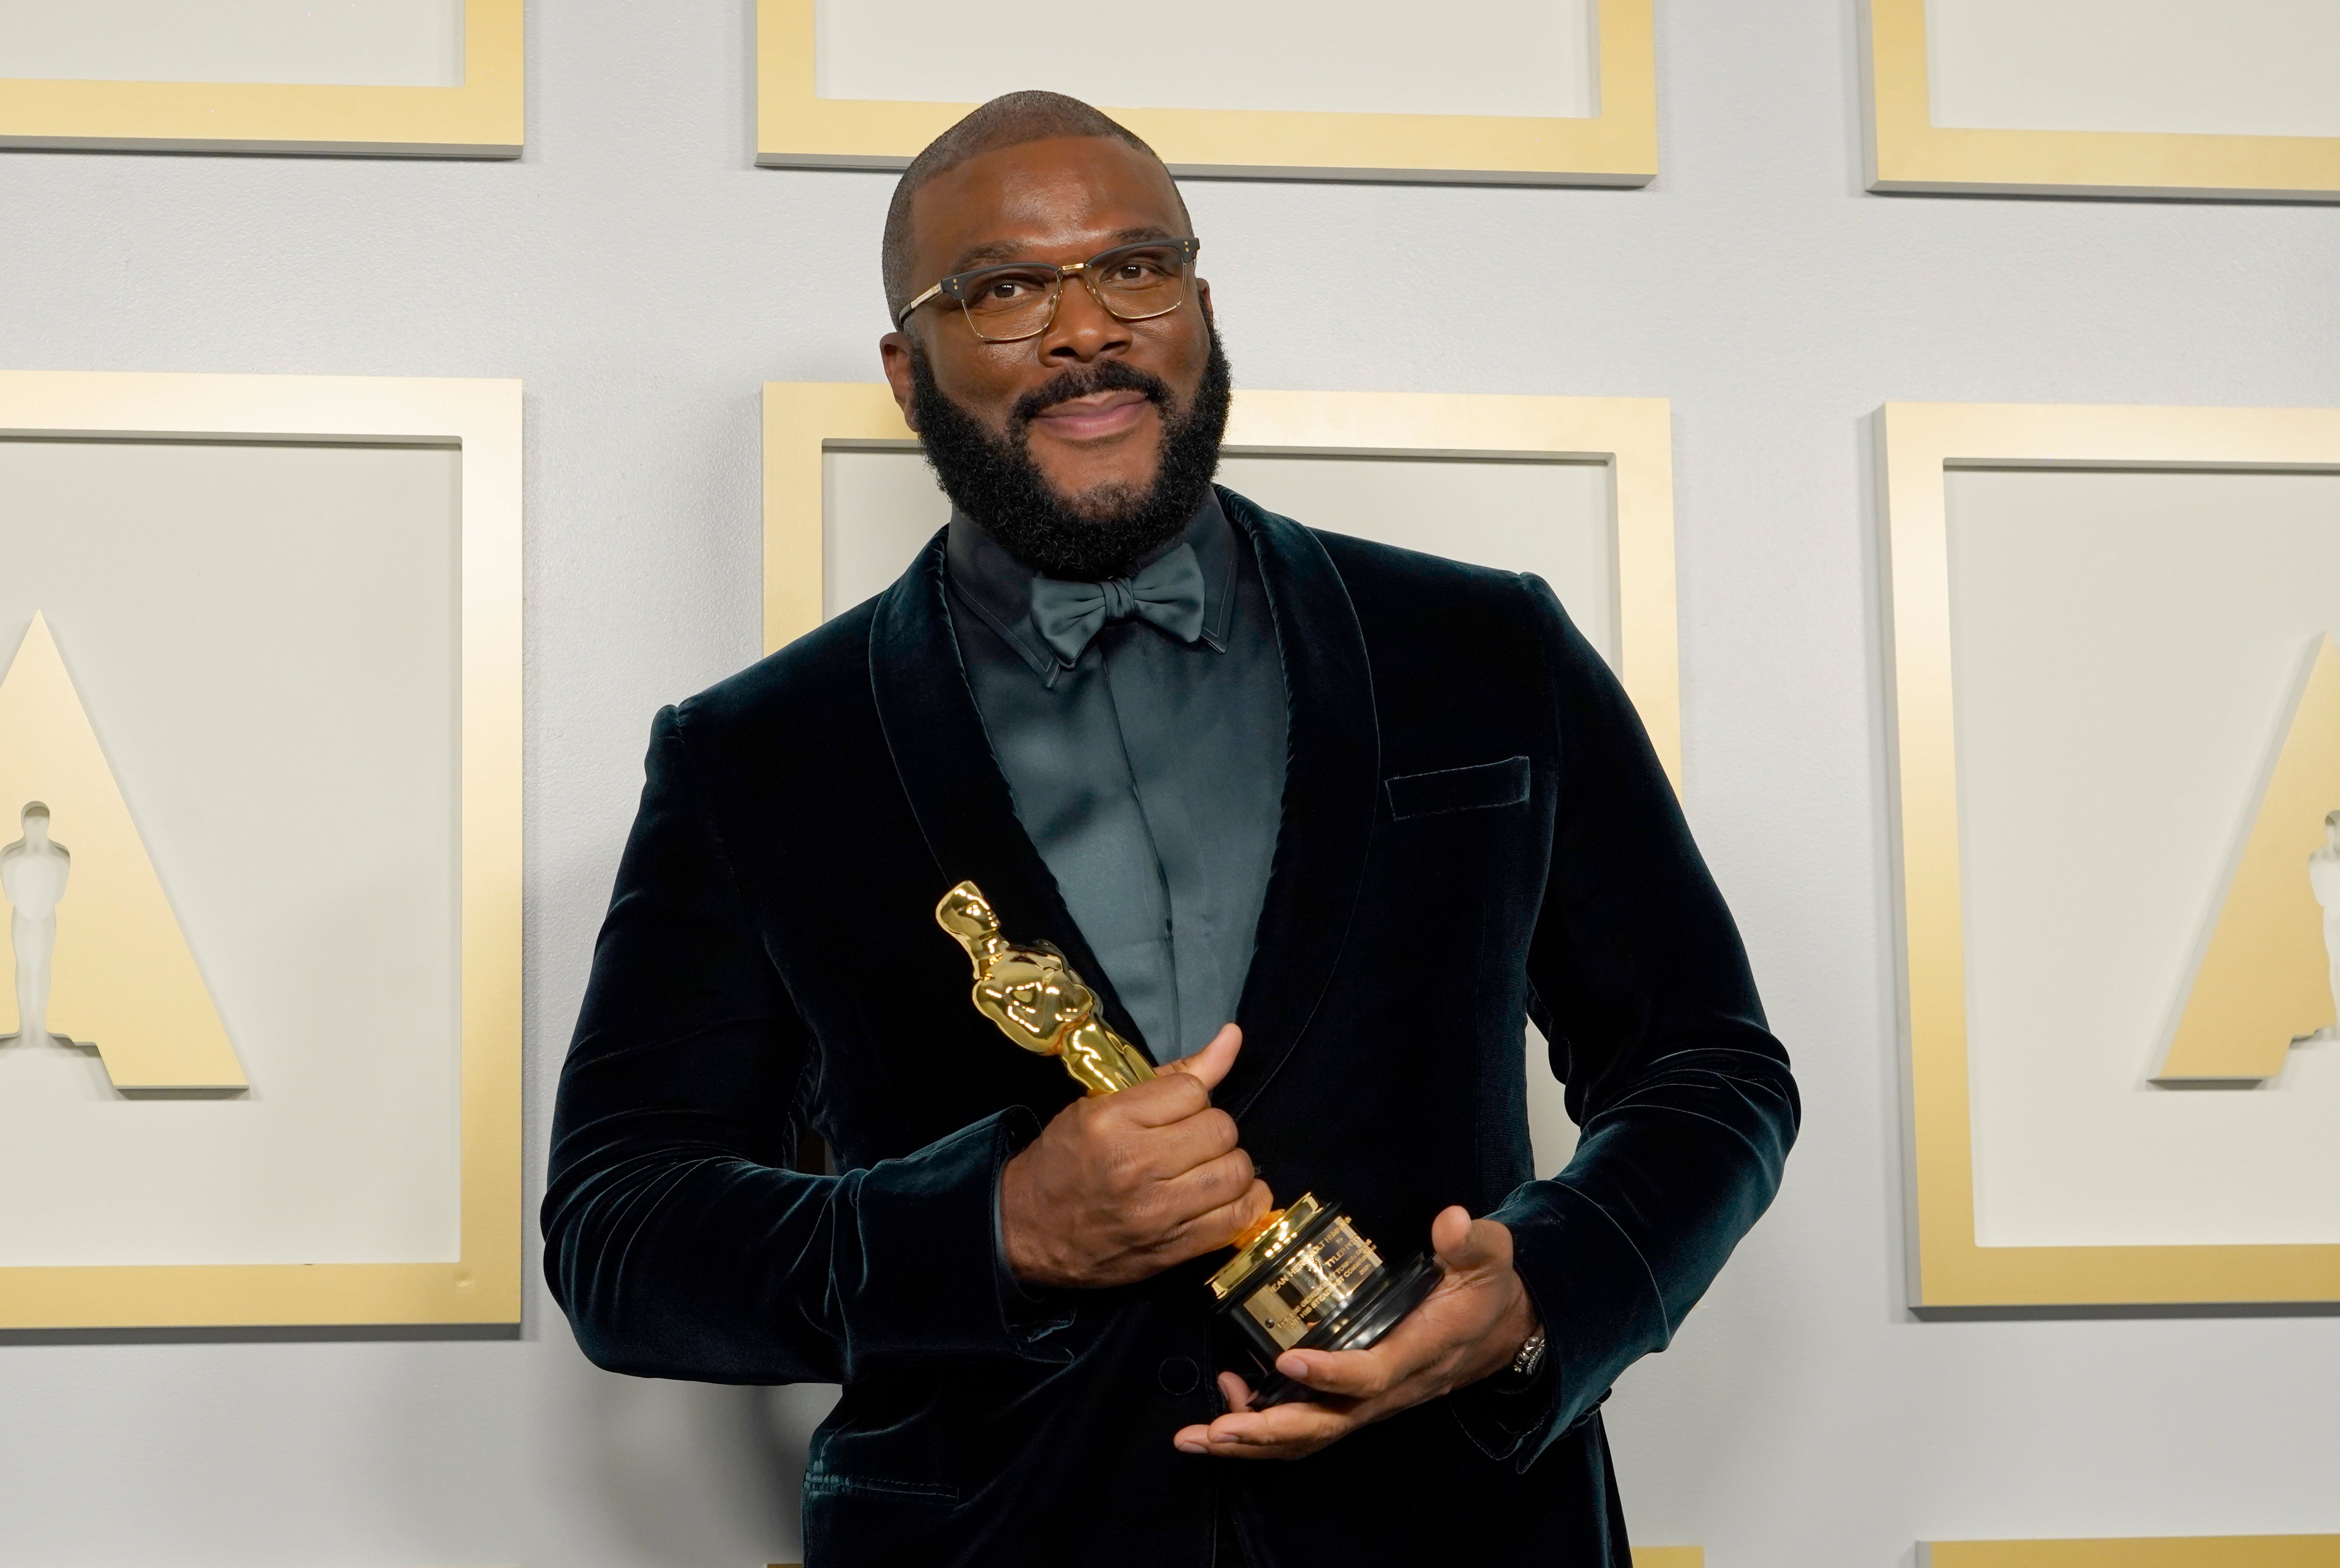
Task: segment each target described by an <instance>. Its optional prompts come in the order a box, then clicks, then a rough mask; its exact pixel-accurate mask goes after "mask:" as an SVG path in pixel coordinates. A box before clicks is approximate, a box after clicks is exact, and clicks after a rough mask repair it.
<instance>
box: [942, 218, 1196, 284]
mask: <svg viewBox="0 0 2340 1568" xmlns="http://www.w3.org/2000/svg"><path fill="white" fill-rule="evenodd" d="M1177 237H1178V236H1177V235H1175V234H1174V233H1171V232H1170V231H1169V230H1168V229H1165V228H1164V227H1163V226H1162V225H1161V224H1159V223H1144V224H1140V225H1139V226H1138V227H1136V228H1134V229H1116V230H1115V231H1114V232H1113V233H1110V234H1108V235H1106V245H1105V249H1106V250H1108V251H1110V250H1112V249H1114V248H1115V246H1117V245H1134V244H1136V243H1139V242H1140V241H1143V240H1175V239H1176V238H1177ZM1024 249H1025V247H1024V246H1022V245H1020V244H1017V243H1015V242H1013V241H1009V240H994V241H992V242H991V243H988V244H983V245H976V246H974V247H972V248H970V249H968V250H964V251H961V252H960V253H958V259H957V261H955V262H953V263H951V269H950V272H949V273H947V274H946V275H947V276H951V277H956V276H957V275H958V274H959V273H964V272H970V271H972V270H974V269H975V268H977V267H986V266H989V265H991V264H992V263H995V262H1013V261H1016V260H1019V259H1021V258H1022V256H1023V253H1024Z"/></svg>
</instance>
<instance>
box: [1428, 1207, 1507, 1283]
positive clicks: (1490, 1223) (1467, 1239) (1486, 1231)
mask: <svg viewBox="0 0 2340 1568" xmlns="http://www.w3.org/2000/svg"><path fill="white" fill-rule="evenodd" d="M1430 1245H1431V1246H1432V1247H1433V1249H1434V1250H1435V1251H1436V1252H1437V1254H1438V1261H1439V1262H1440V1263H1442V1264H1443V1265H1445V1266H1446V1269H1447V1271H1448V1272H1449V1273H1451V1274H1471V1273H1476V1272H1483V1271H1485V1270H1489V1269H1503V1268H1509V1267H1511V1265H1512V1231H1511V1227H1510V1226H1506V1225H1504V1224H1502V1222H1500V1221H1498V1220H1492V1219H1480V1220H1474V1219H1472V1217H1471V1211H1470V1210H1468V1209H1466V1208H1463V1206H1461V1205H1459V1204H1458V1205H1456V1206H1453V1207H1451V1208H1447V1209H1443V1210H1441V1211H1440V1213H1439V1216H1438V1217H1437V1218H1436V1219H1434V1220H1432V1221H1431V1222H1430Z"/></svg>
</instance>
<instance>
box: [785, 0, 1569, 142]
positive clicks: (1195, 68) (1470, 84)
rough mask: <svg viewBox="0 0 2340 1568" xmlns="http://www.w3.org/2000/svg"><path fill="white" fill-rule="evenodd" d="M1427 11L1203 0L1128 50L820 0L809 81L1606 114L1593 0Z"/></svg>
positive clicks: (874, 3) (1482, 0)
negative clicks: (1433, 18)
mask: <svg viewBox="0 0 2340 1568" xmlns="http://www.w3.org/2000/svg"><path fill="white" fill-rule="evenodd" d="M1419 15H1420V13H1419V12H1418V11H1415V10H1414V9H1413V8H1411V7H1409V6H1406V5H1400V4H1395V3H1393V0H1361V3H1359V4H1357V5H1352V6H1350V7H1349V8H1347V9H1346V10H1345V11H1344V13H1343V14H1342V15H1341V18H1340V22H1339V25H1337V26H1331V25H1327V17H1326V15H1325V13H1324V11H1323V9H1322V8H1320V7H1316V6H1306V5H1281V4H1271V5H1258V4H1248V3H1245V0H1195V3H1194V4H1193V5H1188V6H1186V7H1185V8H1184V9H1182V10H1181V11H1180V13H1179V18H1178V25H1177V26H1175V27H1172V28H1166V29H1164V30H1163V32H1162V33H1161V35H1159V36H1157V37H1155V38H1153V39H1150V40H1149V41H1148V44H1147V46H1146V47H1145V48H1143V49H1124V48H1115V47H1111V46H1109V45H1108V46H1106V47H1100V46H1099V45H1100V44H1101V43H1105V42H1106V41H1105V40H1101V39H1100V38H1099V37H1098V35H1096V33H1095V32H1094V31H1092V30H1090V29H1086V28H1079V27H1044V28H1039V29H1029V28H1019V27H997V28H970V27H968V26H967V25H965V21H966V12H965V11H964V10H963V9H962V8H961V7H959V6H957V5H950V4H948V3H947V0H816V6H815V13H814V27H815V35H814V51H815V52H814V66H813V70H814V78H813V79H814V85H815V90H816V91H817V92H818V94H820V96H822V97H824V98H858V99H868V100H886V99H896V100H904V101H909V102H923V103H931V104H968V103H974V104H980V103H982V102H984V101H986V100H987V99H990V98H996V97H997V96H998V95H999V94H1002V93H1012V92H1015V91H1016V90H1017V89H1019V88H1023V87H1028V86H1030V85H1031V84H1034V83H1035V82H1074V81H1077V82H1079V83H1080V84H1081V91H1082V93H1083V94H1087V95H1094V96H1095V97H1096V98H1097V99H1098V100H1099V101H1101V102H1106V103H1113V104H1142V105H1144V106H1145V107H1147V108H1154V109H1234V110H1244V109H1249V110H1268V111H1276V110H1284V111H1300V112H1304V113H1310V114H1492V115H1500V116H1503V117H1506V118H1516V119H1572V120H1586V119H1591V118H1592V117H1593V116H1594V115H1596V114H1599V113H1600V100H1601V82H1600V71H1599V67H1600V43H1599V37H1598V33H1599V16H1598V7H1597V6H1596V5H1595V4H1594V0H1457V3H1456V4H1455V5H1453V7H1452V8H1450V9H1449V10H1448V11H1447V12H1446V13H1445V14H1444V15H1443V17H1442V19H1441V24H1442V25H1440V26H1438V27H1435V28H1424V27H1423V26H1421V25H1419ZM1237 38H1240V39H1242V40H1243V47H1241V48H1239V49H1230V48H1229V47H1228V46H1227V45H1228V42H1229V40H1231V39H1237ZM1296 63H1298V65H1297V68H1295V64H1296Z"/></svg>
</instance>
